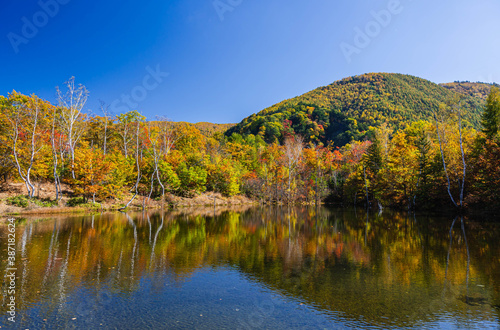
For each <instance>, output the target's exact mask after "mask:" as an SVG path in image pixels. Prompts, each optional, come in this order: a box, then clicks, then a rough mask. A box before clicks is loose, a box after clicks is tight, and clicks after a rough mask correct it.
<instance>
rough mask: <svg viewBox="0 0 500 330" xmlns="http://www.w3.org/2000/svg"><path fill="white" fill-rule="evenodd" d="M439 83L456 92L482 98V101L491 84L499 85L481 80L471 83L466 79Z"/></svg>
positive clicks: (484, 99)
mask: <svg viewBox="0 0 500 330" xmlns="http://www.w3.org/2000/svg"><path fill="white" fill-rule="evenodd" d="M439 85H440V86H443V87H444V88H447V89H449V90H452V91H454V92H457V93H461V94H464V95H468V96H472V97H476V98H479V99H482V100H483V101H486V98H487V97H488V94H489V93H490V89H491V87H492V86H497V87H500V86H499V85H498V84H488V83H482V82H475V83H473V82H468V81H456V82H452V83H446V84H439Z"/></svg>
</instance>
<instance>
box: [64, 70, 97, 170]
mask: <svg viewBox="0 0 500 330" xmlns="http://www.w3.org/2000/svg"><path fill="white" fill-rule="evenodd" d="M65 85H66V86H67V88H68V90H67V92H66V93H65V94H64V95H63V93H62V92H61V90H60V89H59V87H56V92H57V98H58V101H59V106H60V108H61V122H62V124H63V129H64V130H65V131H66V134H67V136H68V147H69V151H70V159H71V176H72V177H73V179H75V169H74V165H75V148H76V144H77V143H78V141H79V140H80V137H81V136H82V134H83V132H84V130H85V126H84V122H80V121H81V120H82V119H83V118H82V117H83V107H84V106H85V103H86V102H87V98H88V94H89V93H88V91H87V89H86V88H85V86H83V85H79V86H78V87H75V77H71V78H70V79H69V80H68V81H67V82H66V83H65ZM79 124H80V125H79Z"/></svg>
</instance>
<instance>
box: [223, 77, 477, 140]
mask: <svg viewBox="0 0 500 330" xmlns="http://www.w3.org/2000/svg"><path fill="white" fill-rule="evenodd" d="M461 95H463V97H464V102H462V104H463V107H464V122H466V123H467V124H468V125H472V126H474V127H479V124H480V117H481V113H482V107H483V104H484V100H483V99H482V98H479V97H475V96H471V95H467V94H462V93H458V92H457V91H455V90H453V89H450V88H445V87H443V86H440V85H438V84H435V83H433V82H430V81H428V80H425V79H422V78H418V77H414V76H410V75H403V74H391V73H370V74H364V75H361V76H354V77H349V78H345V79H342V80H339V81H336V82H334V83H332V84H330V85H328V86H324V87H319V88H317V89H315V90H312V91H310V92H308V93H306V94H303V95H301V96H297V97H295V98H292V99H289V100H284V101H282V102H280V103H278V104H275V105H273V106H271V107H269V108H267V109H264V110H262V111H260V112H259V113H257V114H253V115H251V116H249V117H247V118H245V119H243V121H242V122H240V123H239V124H237V125H236V126H234V127H232V128H231V129H229V130H228V131H227V132H226V134H227V135H230V134H232V133H240V134H260V135H261V136H263V137H264V138H265V140H267V141H268V142H271V141H276V140H282V139H283V136H284V134H286V132H290V133H292V131H293V132H295V133H297V134H300V135H302V136H304V137H305V139H306V141H313V142H318V141H321V142H324V143H325V142H328V141H333V142H334V143H335V144H336V145H343V144H345V143H348V142H349V141H351V140H352V139H361V138H363V137H364V136H365V134H366V132H367V131H368V129H369V127H370V126H372V127H376V126H379V125H380V124H382V123H388V124H389V126H391V127H394V128H400V127H404V126H405V125H406V124H407V123H409V122H412V121H416V120H421V119H422V120H431V119H432V118H433V117H432V113H433V111H436V110H437V109H439V106H440V104H442V103H446V102H447V101H448V100H450V99H453V98H455V99H456V98H458V97H459V96H461Z"/></svg>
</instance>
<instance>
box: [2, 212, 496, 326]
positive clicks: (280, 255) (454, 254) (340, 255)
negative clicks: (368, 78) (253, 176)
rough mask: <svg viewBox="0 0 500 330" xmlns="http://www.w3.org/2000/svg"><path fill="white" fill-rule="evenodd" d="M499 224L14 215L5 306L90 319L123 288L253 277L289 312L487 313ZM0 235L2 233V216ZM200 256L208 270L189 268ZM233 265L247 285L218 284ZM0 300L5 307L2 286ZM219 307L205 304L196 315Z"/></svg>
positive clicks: (167, 288) (426, 318)
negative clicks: (13, 288)
mask: <svg viewBox="0 0 500 330" xmlns="http://www.w3.org/2000/svg"><path fill="white" fill-rule="evenodd" d="M458 224H460V225H458ZM499 234H500V228H499V226H498V225H496V224H492V223H478V222H474V221H471V220H469V219H465V218H456V219H454V220H451V221H450V220H448V219H438V218H429V217H418V216H415V215H413V214H410V215H409V214H398V213H394V214H390V213H388V212H384V214H366V213H365V212H361V211H360V210H357V212H356V213H354V212H353V211H352V212H351V211H349V210H331V209H327V208H314V207H312V208H307V207H303V208H279V207H275V208H252V209H232V210H221V209H218V210H216V211H215V213H214V209H211V208H210V209H206V210H204V209H195V210H184V211H175V212H160V213H137V214H120V213H117V214H103V215H92V216H84V217H55V218H54V217H51V218H47V219H24V220H22V221H21V223H19V224H18V229H17V237H18V242H17V251H18V252H17V254H18V255H17V261H16V263H17V267H18V270H17V276H18V279H17V283H18V284H17V285H18V290H17V296H16V299H17V302H18V304H17V310H18V314H19V318H20V320H21V321H22V322H24V324H25V325H27V326H29V325H36V324H40V323H37V322H43V320H46V322H58V323H54V324H61V323H60V322H63V321H64V322H70V321H69V320H71V319H72V317H73V315H77V316H78V317H83V318H84V319H85V322H86V323H87V325H96V326H97V325H98V324H97V323H96V322H102V318H99V317H98V316H99V315H101V316H102V315H106V314H108V313H116V312H117V310H118V309H119V310H120V312H122V313H123V311H124V310H126V308H127V306H129V305H130V304H132V301H135V300H137V301H142V302H143V303H142V304H146V306H143V308H151V306H154V305H155V304H159V303H164V302H165V299H166V298H165V297H166V295H170V296H173V292H177V293H178V294H179V295H182V297H183V298H182V299H183V301H182V304H181V302H180V301H177V300H176V301H175V302H176V303H177V305H178V306H181V305H182V306H183V308H184V309H181V310H179V312H180V313H184V312H187V311H188V310H190V309H194V307H193V306H195V305H196V304H199V303H200V301H201V300H196V299H194V298H193V300H192V301H190V300H189V299H190V297H193V296H196V295H197V294H201V293H200V292H203V294H205V296H204V298H203V299H205V300H206V297H209V298H210V299H211V298H214V297H216V296H217V297H219V296H224V295H226V296H224V298H226V297H239V298H237V299H240V301H242V299H244V296H245V295H252V292H251V291H252V290H253V291H258V290H261V289H262V290H269V292H271V293H273V294H278V295H279V296H280V297H283V298H282V301H284V302H285V303H286V302H289V304H290V303H291V304H294V306H295V307H294V308H295V309H296V308H299V306H302V304H304V305H305V306H307V307H308V308H310V309H309V310H307V311H302V312H301V313H303V314H301V315H302V316H303V317H306V318H307V317H311V319H313V318H314V317H316V316H314V315H316V314H314V313H318V312H319V313H320V314H321V315H322V317H323V318H325V319H326V320H327V321H328V322H331V323H327V324H326V326H333V325H335V327H340V328H342V327H355V328H356V327H359V326H368V325H370V326H375V327H380V328H406V327H417V328H421V327H429V328H433V327H440V326H442V325H443V324H445V325H446V326H447V327H451V328H453V327H459V328H461V327H472V328H485V327H498V326H499V325H500V323H499V306H500V283H499V280H500V259H499V258H500V244H499V243H498V235H499ZM0 235H1V237H2V242H5V241H6V237H7V228H6V227H3V226H2V227H0ZM2 249H4V250H3V254H4V256H5V257H2V258H1V259H0V260H1V262H0V266H1V267H2V269H6V268H7V264H6V260H4V259H6V251H5V245H4V246H2ZM207 270H210V271H214V272H215V273H214V274H215V275H214V276H213V277H203V278H204V281H205V282H203V281H198V280H197V279H199V277H197V276H199V274H202V273H203V272H205V271H207ZM229 270H232V271H229ZM235 271H236V273H237V274H238V275H241V276H243V279H246V281H250V283H254V284H257V287H255V286H253V287H252V289H251V290H250V289H249V291H247V292H243V293H236V292H233V291H231V290H230V289H228V288H225V287H224V283H225V281H232V280H233V279H231V278H232V277H234V276H235V275H234V272H235ZM207 278H211V279H212V280H213V282H210V283H209V281H212V280H208V279H207ZM207 281H208V282H207ZM188 282H190V283H189V285H188ZM221 285H222V286H221ZM214 287H215V289H214ZM190 288H193V290H194V291H193V292H190V294H189V295H187V292H188V291H189V290H190ZM257 288H259V289H257ZM4 289H5V283H4ZM211 290H212V291H211ZM221 291H223V292H221ZM197 292H198V293H197ZM159 297H160V298H159ZM179 299H180V298H179ZM210 299H208V300H207V301H211V300H210ZM259 299H260V298H259ZM220 300H221V301H222V298H220ZM2 301H3V302H2V310H6V305H5V304H6V297H5V294H4V293H3V300H2ZM208 303H209V302H207V304H208ZM218 303H219V302H218ZM149 304H150V305H149ZM210 304H211V303H210ZM214 304H215V303H214ZM231 304H233V305H234V304H235V302H232V303H231ZM148 306H149V307H148ZM222 306H223V305H213V311H216V310H219V311H220V310H221V308H222ZM272 306H273V315H272V317H274V318H275V321H276V322H278V321H279V325H281V326H283V327H288V326H290V324H289V323H286V322H287V320H288V321H290V320H292V319H293V318H292V315H291V314H293V313H294V309H293V308H292V309H291V310H289V311H288V310H287V309H285V308H284V307H283V308H282V309H279V308H278V307H276V310H275V309H274V308H275V304H274V303H273V304H272ZM276 306H277V305H276ZM311 308H312V309H311ZM162 313H164V312H162ZM287 313H290V315H288V314H287ZM159 315H160V314H159ZM161 315H162V317H163V318H162V320H163V321H162V322H166V321H165V320H166V318H165V317H167V316H165V315H163V314H161ZM266 315H267V314H266ZM224 317H229V316H227V315H222V313H219V314H216V313H214V315H213V316H212V319H211V320H210V321H209V319H208V318H207V319H206V320H204V321H203V322H206V323H200V325H202V326H209V325H210V324H211V323H209V322H215V321H214V320H215V319H217V320H219V321H220V320H222V319H223V318H224ZM270 318H271V316H270ZM277 318H280V320H277ZM233 321H234V320H233ZM233 321H229V319H228V321H227V322H229V323H228V324H226V326H227V325H229V326H230V327H231V325H234V324H233V323H232V322H233ZM114 322H115V323H113V324H112V325H113V326H118V327H120V322H125V321H124V320H123V319H119V318H117V319H116V320H115V321H114ZM127 322H128V321H127ZM151 322H152V320H151V319H149V320H147V319H146V320H144V324H149V325H151ZM207 322H208V323H207ZM6 324H8V323H6V320H4V319H2V323H1V325H6ZM41 324H42V325H43V323H41ZM47 324H50V323H47ZM64 324H67V323H64ZM124 324H125V323H124ZM126 324H128V325H129V326H130V325H131V324H130V323H126ZM214 324H216V323H214ZM266 324H271V323H266ZM121 325H123V324H121ZM314 326H315V327H316V326H318V324H317V323H315V324H314ZM322 326H324V325H322Z"/></svg>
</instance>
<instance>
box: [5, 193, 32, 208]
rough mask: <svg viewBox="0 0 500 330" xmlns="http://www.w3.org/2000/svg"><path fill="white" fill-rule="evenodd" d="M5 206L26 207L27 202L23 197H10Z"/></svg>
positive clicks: (26, 198)
mask: <svg viewBox="0 0 500 330" xmlns="http://www.w3.org/2000/svg"><path fill="white" fill-rule="evenodd" d="M7 204H9V205H14V206H19V207H28V205H29V200H28V197H26V196H23V195H19V196H12V197H9V198H7Z"/></svg>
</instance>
